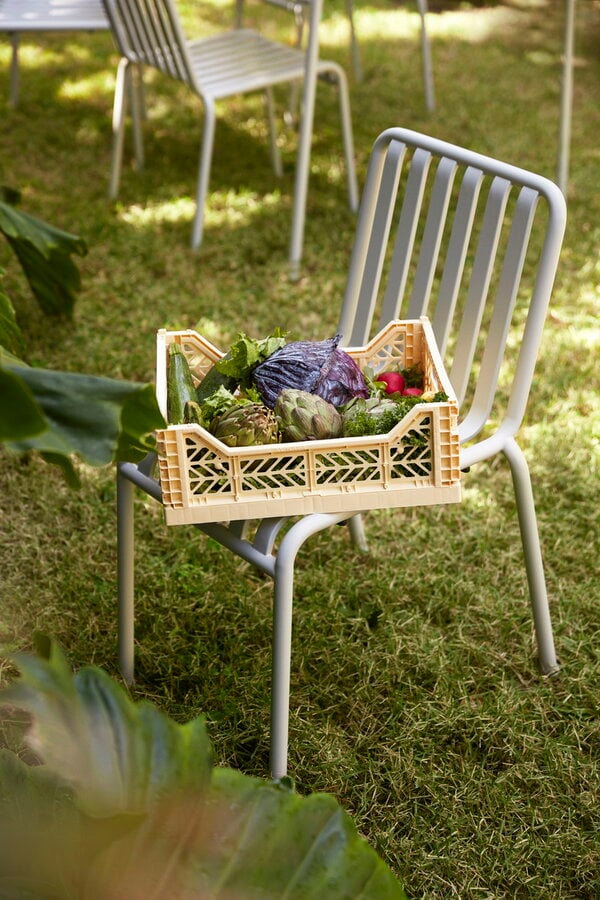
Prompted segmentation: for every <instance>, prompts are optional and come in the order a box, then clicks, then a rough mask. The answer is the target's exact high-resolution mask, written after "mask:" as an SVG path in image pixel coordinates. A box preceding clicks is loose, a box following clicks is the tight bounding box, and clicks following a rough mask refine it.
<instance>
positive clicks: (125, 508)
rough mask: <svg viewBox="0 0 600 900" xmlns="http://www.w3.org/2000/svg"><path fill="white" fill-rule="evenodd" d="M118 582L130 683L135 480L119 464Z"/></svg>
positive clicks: (122, 656)
mask: <svg viewBox="0 0 600 900" xmlns="http://www.w3.org/2000/svg"><path fill="white" fill-rule="evenodd" d="M117 583H118V599H119V609H118V635H119V667H120V669H121V674H122V675H123V678H124V680H125V682H126V683H127V684H132V683H133V681H134V649H133V648H134V596H133V592H134V521H133V484H132V483H131V482H130V481H129V480H128V479H127V478H125V477H124V476H123V474H122V472H121V467H120V466H119V465H118V466H117Z"/></svg>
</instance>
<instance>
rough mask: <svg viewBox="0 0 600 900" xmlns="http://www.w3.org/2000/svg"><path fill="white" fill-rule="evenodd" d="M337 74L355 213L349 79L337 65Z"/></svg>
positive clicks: (352, 207) (355, 189)
mask: <svg viewBox="0 0 600 900" xmlns="http://www.w3.org/2000/svg"><path fill="white" fill-rule="evenodd" d="M335 74H336V78H337V83H338V91H339V99H340V120H341V125H342V137H343V141H344V157H345V159H346V178H347V181H348V203H349V206H350V209H351V210H352V212H354V213H355V212H357V211H358V183H357V181H356V166H355V163H354V139H353V136H352V114H351V112H350V94H349V91H348V79H347V78H346V73H345V72H344V70H343V69H342V68H338V67H337V66H336V70H335Z"/></svg>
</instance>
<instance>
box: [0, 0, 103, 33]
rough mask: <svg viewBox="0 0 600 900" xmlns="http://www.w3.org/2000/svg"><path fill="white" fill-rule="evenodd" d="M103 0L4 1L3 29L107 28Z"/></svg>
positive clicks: (0, 12)
mask: <svg viewBox="0 0 600 900" xmlns="http://www.w3.org/2000/svg"><path fill="white" fill-rule="evenodd" d="M108 27H109V25H108V19H107V18H106V14H105V12H104V7H103V5H102V0H0V31H10V32H12V31H96V30H97V31H106V30H108Z"/></svg>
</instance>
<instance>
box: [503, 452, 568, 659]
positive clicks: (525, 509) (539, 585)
mask: <svg viewBox="0 0 600 900" xmlns="http://www.w3.org/2000/svg"><path fill="white" fill-rule="evenodd" d="M504 454H505V456H506V458H507V459H508V462H509V464H510V470H511V474H512V479H513V485H514V489H515V497H516V501H517V511H518V515H519V527H520V530H521V541H522V543H523V552H524V555H525V568H526V571H527V580H528V583H529V595H530V598H531V607H532V612H533V622H534V627H535V633H536V639H537V646H538V657H539V664H540V668H541V670H542V672H543V673H544V674H545V675H551V674H553V673H555V672H557V671H558V669H559V665H558V661H557V659H556V653H555V650H554V638H553V635H552V622H551V619H550V608H549V605H548V594H547V591H546V579H545V576H544V565H543V560H542V551H541V548H540V538H539V533H538V527H537V518H536V514H535V504H534V499H533V491H532V488H531V476H530V474H529V466H528V465H527V460H526V459H525V456H524V455H523V451H522V450H521V448H520V447H519V445H518V444H517V442H516V441H515V440H513V439H512V438H511V439H509V440H508V441H507V442H506V444H505V446H504Z"/></svg>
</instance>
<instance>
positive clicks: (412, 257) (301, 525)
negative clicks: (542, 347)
mask: <svg viewBox="0 0 600 900" xmlns="http://www.w3.org/2000/svg"><path fill="white" fill-rule="evenodd" d="M565 220H566V209H565V201H564V197H563V195H562V193H561V191H560V190H559V188H558V187H557V186H556V185H555V184H553V183H552V182H550V181H548V180H547V179H545V178H542V177H540V176H538V175H535V174H533V173H530V172H527V171H525V170H523V169H519V168H516V167H514V166H511V165H508V164H506V163H503V162H500V161H498V160H495V159H491V158H489V157H486V156H482V155H481V154H478V153H474V152H472V151H469V150H466V149H463V148H460V147H456V146H454V145H452V144H448V143H445V142H443V141H439V140H436V139H435V138H431V137H427V136H425V135H421V134H417V133H415V132H412V131H407V130H405V129H401V128H393V129H390V130H388V131H385V132H383V133H382V134H381V135H380V136H379V138H378V139H377V141H376V142H375V145H374V147H373V151H372V155H371V159H370V164H369V170H368V174H367V181H366V186H365V190H364V195H363V198H362V202H361V208H360V214H359V221H358V227H357V234H356V240H355V244H354V249H353V252H352V258H351V261H350V268H349V275H348V281H347V287H346V291H345V296H344V300H343V306H342V311H341V317H340V322H339V328H340V331H341V333H342V334H343V336H344V343H345V345H346V346H362V345H364V344H365V343H366V339H367V338H368V337H369V336H371V335H372V334H373V333H374V332H376V331H378V330H379V329H380V327H381V326H382V325H383V324H384V323H386V322H388V321H389V320H391V319H394V318H397V317H400V318H415V317H418V316H421V315H427V316H428V317H429V318H430V319H431V322H432V326H433V329H434V332H435V335H436V340H437V343H438V346H439V347H440V349H441V351H442V353H443V355H444V357H445V360H446V368H447V371H448V373H449V376H450V380H451V383H452V385H453V388H454V390H455V392H456V395H457V397H458V399H459V403H460V419H461V421H460V440H461V444H462V445H463V447H462V449H461V460H460V462H461V467H462V468H463V469H464V470H465V471H467V470H468V469H469V468H470V467H471V466H473V465H475V464H476V463H479V462H482V461H484V460H486V459H490V458H491V457H493V456H496V455H497V454H498V453H502V454H503V455H504V456H505V457H506V459H507V460H508V462H509V465H510V470H511V473H512V479H513V484H514V490H515V498H516V505H517V510H518V516H519V524H520V530H521V537H522V542H523V550H524V555H525V567H526V571H527V578H528V583H529V591H530V597H531V606H532V611H533V622H534V626H535V633H536V637H537V645H538V655H539V663H540V667H541V669H542V672H544V673H552V672H554V671H556V669H557V666H558V664H557V659H556V654H555V650H554V640H553V635H552V626H551V621H550V613H549V607H548V597H547V593H546V586H545V578H544V571H543V565H542V556H541V551H540V543H539V538H538V531H537V523H536V514H535V507H534V502H533V494H532V488H531V479H530V475H529V469H528V465H527V461H526V459H525V457H524V455H523V453H522V451H521V449H520V447H519V445H518V444H517V442H516V434H517V432H518V429H519V427H520V425H521V421H522V419H523V415H524V413H525V407H526V403H527V398H528V395H529V390H530V386H531V381H532V376H533V371H534V365H535V359H536V355H537V352H538V347H539V344H540V340H541V336H542V330H543V326H544V319H545V315H546V311H547V308H548V303H549V299H550V294H551V291H552V286H553V282H554V277H555V273H556V268H557V264H558V259H559V254H560V249H561V245H562V239H563V234H564V228H565ZM509 338H510V341H509ZM507 348H509V352H507ZM511 348H516V351H515V352H514V353H513V351H512V349H511ZM492 410H493V419H490V413H491V411H492ZM153 465H154V459H153V458H152V457H149V458H148V459H147V460H146V461H145V463H144V464H142V465H140V466H135V465H133V464H129V463H127V464H121V465H120V466H119V467H118V474H117V507H118V513H117V520H118V579H119V658H120V665H121V669H122V671H123V674H124V676H125V678H126V679H127V680H128V681H131V680H132V679H133V578H134V571H133V546H134V529H133V486H134V485H137V486H138V487H140V488H142V490H144V491H145V492H146V493H148V494H150V495H151V496H153V497H155V499H157V500H159V501H160V499H161V491H160V485H159V484H158V482H157V481H156V480H155V479H154V477H153V475H152V472H153ZM344 521H348V524H349V526H350V531H351V534H352V537H353V539H354V541H355V542H356V543H357V544H358V545H359V546H360V547H361V548H362V549H367V547H366V541H365V536H364V531H363V527H362V520H361V517H360V516H358V515H355V516H351V517H350V518H349V514H348V512H341V513H336V514H313V515H308V516H304V517H302V518H300V519H299V520H293V521H291V522H290V520H289V519H286V518H278V519H264V520H262V521H261V522H260V523H258V526H257V528H256V530H255V531H254V533H253V536H252V537H250V536H249V534H250V532H248V531H247V525H246V523H244V522H232V523H229V524H219V523H217V524H202V525H198V526H196V527H198V528H199V529H200V530H201V531H203V532H204V533H205V534H208V535H210V536H211V537H212V538H213V539H215V540H217V541H219V542H220V543H221V544H223V545H224V546H225V547H227V548H229V549H230V550H232V551H233V552H234V553H236V554H237V555H239V556H240V557H242V558H243V559H245V560H247V561H249V562H251V563H252V564H253V565H255V566H256V567H257V568H259V569H260V570H261V571H263V572H266V573H267V574H269V575H270V576H271V577H272V578H273V582H274V606H273V674H272V712H271V715H272V718H271V723H272V731H271V770H272V774H273V776H274V777H281V776H283V775H284V774H285V773H286V768H287V740H288V704H289V684H290V660H291V636H292V605H293V584H294V565H295V559H296V556H297V554H298V551H299V550H300V548H301V547H302V546H303V544H304V543H305V542H306V541H307V540H308V538H309V537H311V535H314V534H316V533H318V532H320V531H322V530H324V529H326V528H329V527H330V526H332V525H334V524H337V523H340V522H344ZM284 525H285V526H286V528H285V529H284ZM457 562H458V561H457ZM412 577H414V575H413V576H412ZM508 590H509V587H508V586H507V591H508Z"/></svg>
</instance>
